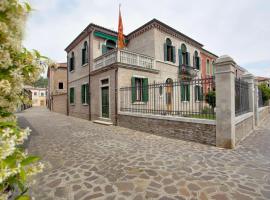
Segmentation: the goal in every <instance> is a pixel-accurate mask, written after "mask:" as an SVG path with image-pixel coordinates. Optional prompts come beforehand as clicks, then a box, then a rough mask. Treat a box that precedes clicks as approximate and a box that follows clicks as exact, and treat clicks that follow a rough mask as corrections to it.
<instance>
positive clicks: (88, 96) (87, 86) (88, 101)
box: [85, 83, 90, 104]
mask: <svg viewBox="0 0 270 200" xmlns="http://www.w3.org/2000/svg"><path fill="white" fill-rule="evenodd" d="M85 89H86V102H87V104H89V103H90V93H89V84H88V83H87V84H86V87H85Z"/></svg>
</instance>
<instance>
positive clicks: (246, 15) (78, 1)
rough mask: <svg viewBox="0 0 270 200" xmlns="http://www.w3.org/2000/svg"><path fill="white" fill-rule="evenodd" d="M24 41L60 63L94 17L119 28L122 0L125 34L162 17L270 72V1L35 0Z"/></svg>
mask: <svg viewBox="0 0 270 200" xmlns="http://www.w3.org/2000/svg"><path fill="white" fill-rule="evenodd" d="M29 2H30V3H31V4H32V6H33V7H34V9H35V11H34V12H33V13H32V14H31V16H30V18H29V20H28V23H27V30H26V34H25V41H24V45H25V46H26V47H27V48H30V49H37V50H39V51H40V52H41V53H42V54H43V55H45V56H48V57H50V58H51V59H53V60H55V61H57V62H65V61H66V54H65V51H64V49H65V47H66V46H67V45H68V44H69V43H70V42H71V41H72V40H73V39H74V38H75V37H76V36H77V35H78V34H79V33H80V32H81V31H82V30H83V29H84V28H85V27H86V26H87V25H88V24H89V23H91V22H93V23H95V24H98V25H101V26H104V27H107V28H110V29H114V30H117V22H118V5H119V3H121V5H122V7H121V10H122V17H123V23H124V33H125V34H128V33H129V32H131V31H132V30H134V29H135V28H137V27H139V26H141V25H142V24H144V23H146V22H147V21H149V20H151V19H153V18H157V19H159V20H161V21H163V22H165V23H166V24H168V25H170V26H172V27H173V28H175V29H177V30H179V31H181V32H182V33H184V34H186V35H188V36H190V37H192V38H194V39H195V40H197V41H199V42H200V43H202V44H204V47H205V48H206V49H208V50H210V51H212V52H213V53H215V54H217V55H224V54H227V55H230V56H231V57H232V58H234V60H235V61H236V62H237V63H238V64H239V65H240V66H242V67H244V68H246V69H248V70H249V71H250V72H252V73H253V74H255V75H259V76H269V77H270V51H269V49H270V40H269V39H268V37H269V35H270V25H269V20H270V12H269V10H270V1H269V0H238V1H235V0H227V1H224V0H204V1H198V0H189V1H186V0H166V1H156V0H147V1H146V0H136V1H133V0H121V1H120V0H29Z"/></svg>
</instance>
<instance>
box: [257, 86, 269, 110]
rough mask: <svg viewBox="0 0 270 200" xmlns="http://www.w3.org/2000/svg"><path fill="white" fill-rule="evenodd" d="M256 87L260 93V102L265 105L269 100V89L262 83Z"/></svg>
mask: <svg viewBox="0 0 270 200" xmlns="http://www.w3.org/2000/svg"><path fill="white" fill-rule="evenodd" d="M258 87H259V89H260V90H261V92H262V100H263V104H264V105H265V104H266V103H267V102H268V101H269V99H270V88H269V87H268V86H267V84H266V83H262V84H260V85H259V86H258Z"/></svg>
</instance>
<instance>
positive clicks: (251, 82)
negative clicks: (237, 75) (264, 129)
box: [242, 73, 255, 129]
mask: <svg viewBox="0 0 270 200" xmlns="http://www.w3.org/2000/svg"><path fill="white" fill-rule="evenodd" d="M254 79H255V77H254V76H253V75H252V74H250V73H245V74H244V75H243V76H242V80H243V81H245V82H247V83H248V94H249V99H248V102H249V110H250V112H253V114H254V115H253V129H254V128H255V87H254Z"/></svg>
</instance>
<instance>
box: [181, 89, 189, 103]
mask: <svg viewBox="0 0 270 200" xmlns="http://www.w3.org/2000/svg"><path fill="white" fill-rule="evenodd" d="M189 100H190V85H181V101H189Z"/></svg>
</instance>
